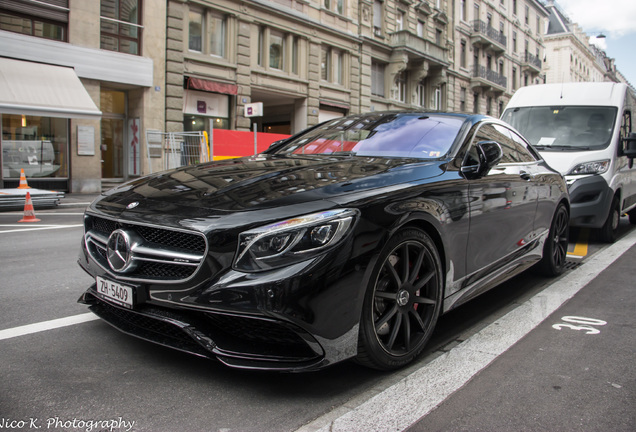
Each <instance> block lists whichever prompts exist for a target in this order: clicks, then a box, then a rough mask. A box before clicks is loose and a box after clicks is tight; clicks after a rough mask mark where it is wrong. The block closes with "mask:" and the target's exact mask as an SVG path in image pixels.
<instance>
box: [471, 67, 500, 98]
mask: <svg viewBox="0 0 636 432" xmlns="http://www.w3.org/2000/svg"><path fill="white" fill-rule="evenodd" d="M470 86H471V87H472V88H481V89H482V91H492V92H495V93H503V92H505V91H506V89H507V88H508V78H506V77H505V76H503V75H499V74H498V73H497V72H495V71H494V70H490V69H486V68H485V67H484V66H480V65H474V66H473V74H472V76H471V78H470Z"/></svg>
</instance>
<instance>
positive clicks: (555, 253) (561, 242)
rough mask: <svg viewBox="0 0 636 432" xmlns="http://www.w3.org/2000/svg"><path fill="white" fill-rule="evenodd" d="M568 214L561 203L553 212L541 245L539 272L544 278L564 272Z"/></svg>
mask: <svg viewBox="0 0 636 432" xmlns="http://www.w3.org/2000/svg"><path fill="white" fill-rule="evenodd" d="M569 231H570V213H569V212H568V209H567V207H566V206H565V204H563V203H561V204H559V206H558V207H557V209H556V211H555V212H554V216H553V217H552V223H551V224H550V233H549V234H548V238H547V239H546V241H545V244H544V245H543V257H542V258H541V261H539V264H538V268H539V271H540V272H541V273H542V274H544V275H545V276H550V277H554V276H558V275H560V274H561V273H563V271H564V270H565V261H566V259H567V254H568V243H569Z"/></svg>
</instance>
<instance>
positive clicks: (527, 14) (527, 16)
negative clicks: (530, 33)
mask: <svg viewBox="0 0 636 432" xmlns="http://www.w3.org/2000/svg"><path fill="white" fill-rule="evenodd" d="M526 25H530V6H527V5H526Z"/></svg>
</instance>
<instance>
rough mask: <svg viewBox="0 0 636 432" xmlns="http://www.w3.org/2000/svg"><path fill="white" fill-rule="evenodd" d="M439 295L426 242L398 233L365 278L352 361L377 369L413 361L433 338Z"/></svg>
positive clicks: (436, 261)
mask: <svg viewBox="0 0 636 432" xmlns="http://www.w3.org/2000/svg"><path fill="white" fill-rule="evenodd" d="M442 293H443V275H442V264H441V260H440V258H439V253H438V252H437V248H436V246H435V244H434V243H433V241H432V240H431V238H430V237H429V236H428V235H427V234H426V233H424V232H423V231H421V230H419V229H415V228H406V229H403V230H401V231H399V232H398V233H397V234H396V235H395V236H393V237H392V238H391V239H390V240H389V241H388V242H387V244H386V246H385V247H384V248H383V249H382V252H381V253H380V255H379V257H378V261H377V263H376V265H375V267H374V269H373V271H372V274H371V278H370V282H369V286H368V287H367V293H366V295H365V299H364V305H363V308H362V316H361V318H360V335H359V339H358V357H357V358H356V361H357V362H358V363H360V364H362V365H364V366H368V367H371V368H374V369H380V370H391V369H397V368H399V367H402V366H404V365H406V364H408V363H410V362H411V361H413V359H415V357H417V356H418V355H419V354H420V353H421V352H422V350H423V349H424V346H425V345H426V343H427V342H428V340H429V339H430V337H431V335H432V333H433V330H434V328H435V324H436V323H437V318H438V317H439V314H440V310H441V305H442Z"/></svg>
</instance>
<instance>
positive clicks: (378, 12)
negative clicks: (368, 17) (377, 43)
mask: <svg viewBox="0 0 636 432" xmlns="http://www.w3.org/2000/svg"><path fill="white" fill-rule="evenodd" d="M383 10H384V3H383V2H382V1H380V0H375V1H374V2H373V32H374V34H375V35H376V36H381V35H382V24H383V23H384V17H383Z"/></svg>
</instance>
